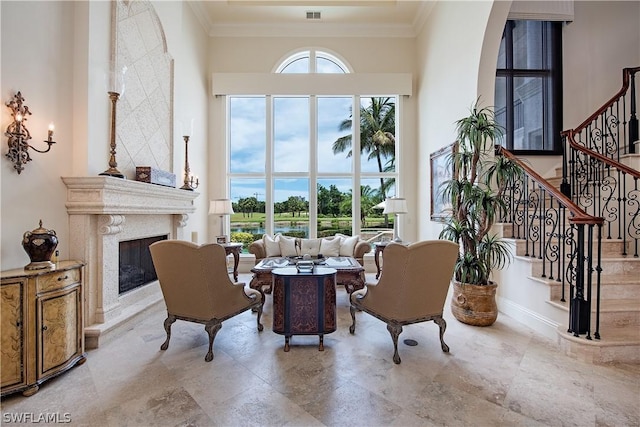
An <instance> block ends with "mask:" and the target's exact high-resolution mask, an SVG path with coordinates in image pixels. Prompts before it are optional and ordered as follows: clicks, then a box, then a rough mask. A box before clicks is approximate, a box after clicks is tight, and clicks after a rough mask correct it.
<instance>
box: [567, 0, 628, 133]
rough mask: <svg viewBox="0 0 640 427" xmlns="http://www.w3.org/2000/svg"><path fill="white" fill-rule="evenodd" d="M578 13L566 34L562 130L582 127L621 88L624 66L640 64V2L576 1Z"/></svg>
mask: <svg viewBox="0 0 640 427" xmlns="http://www.w3.org/2000/svg"><path fill="white" fill-rule="evenodd" d="M574 9H575V20H574V22H571V23H568V24H566V25H565V28H564V30H563V33H562V37H563V68H564V69H563V86H564V110H563V114H564V121H563V127H562V128H563V129H573V128H575V127H577V126H578V125H580V124H581V123H582V122H583V121H584V120H585V119H587V118H588V117H589V116H590V115H591V114H592V113H593V112H594V111H595V110H596V109H597V108H598V107H600V106H602V105H603V104H604V103H605V102H607V101H608V100H609V99H611V97H613V95H614V94H615V93H616V92H617V91H618V90H620V88H621V87H622V69H623V68H625V67H637V66H640V2H638V1H576V2H575V6H574ZM638 86H639V85H638V84H637V78H636V88H638ZM636 90H637V89H636Z"/></svg>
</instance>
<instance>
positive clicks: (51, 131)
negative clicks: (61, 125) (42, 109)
mask: <svg viewBox="0 0 640 427" xmlns="http://www.w3.org/2000/svg"><path fill="white" fill-rule="evenodd" d="M55 128H56V127H55V126H54V125H53V122H51V123H49V133H48V136H47V141H51V140H52V138H53V131H54V129H55Z"/></svg>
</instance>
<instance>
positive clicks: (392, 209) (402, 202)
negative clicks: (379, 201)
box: [382, 197, 407, 243]
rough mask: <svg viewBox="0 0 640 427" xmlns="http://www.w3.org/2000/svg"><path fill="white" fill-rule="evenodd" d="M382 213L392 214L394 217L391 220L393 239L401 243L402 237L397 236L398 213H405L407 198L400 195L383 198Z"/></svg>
mask: <svg viewBox="0 0 640 427" xmlns="http://www.w3.org/2000/svg"><path fill="white" fill-rule="evenodd" d="M382 213H383V214H394V215H395V216H396V217H395V219H394V221H393V241H394V242H397V243H401V242H402V239H401V238H400V236H398V214H405V213H407V200H406V199H404V198H401V197H390V198H388V199H387V200H385V203H384V211H382Z"/></svg>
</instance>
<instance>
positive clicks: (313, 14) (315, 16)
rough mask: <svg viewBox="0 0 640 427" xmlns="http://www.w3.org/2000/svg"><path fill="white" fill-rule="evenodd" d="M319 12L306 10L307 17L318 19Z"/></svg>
mask: <svg viewBox="0 0 640 427" xmlns="http://www.w3.org/2000/svg"><path fill="white" fill-rule="evenodd" d="M320 18H321V16H320V12H307V19H320Z"/></svg>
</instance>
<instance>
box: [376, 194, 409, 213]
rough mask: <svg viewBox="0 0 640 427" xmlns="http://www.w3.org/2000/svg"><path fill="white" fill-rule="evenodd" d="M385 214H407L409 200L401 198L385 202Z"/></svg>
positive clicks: (393, 198)
mask: <svg viewBox="0 0 640 427" xmlns="http://www.w3.org/2000/svg"><path fill="white" fill-rule="evenodd" d="M382 213H383V214H404V213H407V200H406V199H404V198H401V197H391V198H388V199H387V200H385V202H384V211H383V212H382Z"/></svg>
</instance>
